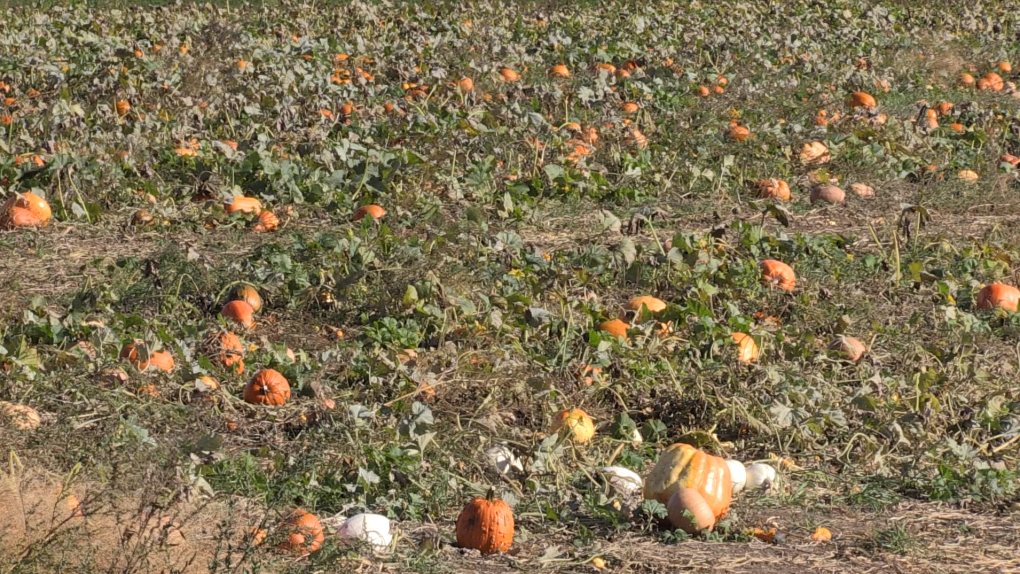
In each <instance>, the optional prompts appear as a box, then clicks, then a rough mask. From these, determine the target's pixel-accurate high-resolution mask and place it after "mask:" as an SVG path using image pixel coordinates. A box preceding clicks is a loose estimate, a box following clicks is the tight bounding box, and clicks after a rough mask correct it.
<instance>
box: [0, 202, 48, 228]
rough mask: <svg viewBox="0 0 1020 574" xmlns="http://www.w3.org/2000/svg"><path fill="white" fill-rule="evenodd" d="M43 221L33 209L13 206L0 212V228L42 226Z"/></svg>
mask: <svg viewBox="0 0 1020 574" xmlns="http://www.w3.org/2000/svg"><path fill="white" fill-rule="evenodd" d="M42 225H43V221H42V220H41V219H39V218H38V217H36V215H35V214H34V213H32V212H31V211H29V210H27V209H24V208H21V207H12V208H10V209H8V210H6V211H5V212H3V213H0V229H18V228H22V227H42Z"/></svg>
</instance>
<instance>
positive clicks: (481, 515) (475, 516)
mask: <svg viewBox="0 0 1020 574" xmlns="http://www.w3.org/2000/svg"><path fill="white" fill-rule="evenodd" d="M513 541H514V512H513V510H512V509H511V508H510V506H509V505H508V504H507V503H505V502H503V501H502V500H500V499H498V498H495V496H494V493H493V491H492V490H491V489H490V490H489V493H488V495H487V496H486V497H485V498H481V497H478V498H475V499H474V500H472V501H471V502H469V503H468V504H467V506H465V507H464V510H461V511H460V516H458V517H457V545H458V546H460V547H461V548H471V549H474V550H478V551H479V552H481V553H482V554H492V553H494V552H506V551H507V550H509V549H510V545H511V544H513Z"/></svg>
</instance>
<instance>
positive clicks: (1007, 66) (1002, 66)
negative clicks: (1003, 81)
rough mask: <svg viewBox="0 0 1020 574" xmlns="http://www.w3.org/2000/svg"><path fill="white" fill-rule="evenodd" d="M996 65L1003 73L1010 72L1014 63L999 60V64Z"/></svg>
mask: <svg viewBox="0 0 1020 574" xmlns="http://www.w3.org/2000/svg"><path fill="white" fill-rule="evenodd" d="M995 67H996V68H998V69H999V71H1000V72H1002V73H1003V74H1008V73H1010V72H1012V71H1013V65H1012V64H1010V63H1009V62H1006V61H1003V62H999V63H998V64H996V65H995Z"/></svg>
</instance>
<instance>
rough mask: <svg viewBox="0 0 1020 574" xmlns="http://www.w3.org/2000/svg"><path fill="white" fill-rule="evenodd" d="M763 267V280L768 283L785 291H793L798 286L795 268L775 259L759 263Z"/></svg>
mask: <svg viewBox="0 0 1020 574" xmlns="http://www.w3.org/2000/svg"><path fill="white" fill-rule="evenodd" d="M758 266H759V267H761V280H762V282H763V283H765V284H767V285H775V286H776V287H779V288H780V289H782V290H783V291H793V288H794V287H796V286H797V276H796V275H795V274H794V273H793V268H792V267H790V266H789V265H787V264H786V263H783V262H782V261H776V260H775V259H766V260H764V261H762V262H761V263H759V264H758Z"/></svg>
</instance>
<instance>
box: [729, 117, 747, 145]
mask: <svg viewBox="0 0 1020 574" xmlns="http://www.w3.org/2000/svg"><path fill="white" fill-rule="evenodd" d="M729 135H730V137H731V138H733V139H734V140H736V141H738V142H742V141H745V140H747V139H748V138H750V137H751V130H749V129H747V128H746V127H744V126H742V125H740V124H738V123H737V120H733V121H732V122H730V131H729Z"/></svg>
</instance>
